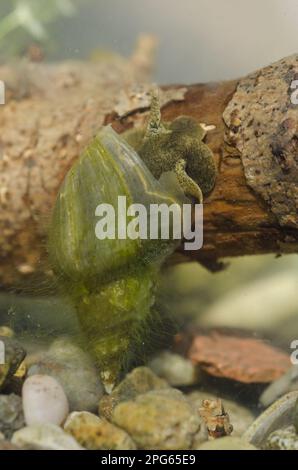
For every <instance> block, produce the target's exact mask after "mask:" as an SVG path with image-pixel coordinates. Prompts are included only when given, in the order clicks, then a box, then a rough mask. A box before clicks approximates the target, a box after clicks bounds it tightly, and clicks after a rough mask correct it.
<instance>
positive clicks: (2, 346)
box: [0, 336, 26, 390]
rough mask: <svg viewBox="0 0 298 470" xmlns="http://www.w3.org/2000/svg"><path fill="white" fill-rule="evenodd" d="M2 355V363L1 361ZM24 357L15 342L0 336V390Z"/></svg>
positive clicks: (22, 351) (20, 348)
mask: <svg viewBox="0 0 298 470" xmlns="http://www.w3.org/2000/svg"><path fill="white" fill-rule="evenodd" d="M2 354H3V356H4V358H3V359H4V361H2ZM25 355H26V352H25V350H24V349H23V348H22V347H21V346H20V345H19V343H18V342H17V341H15V340H13V339H11V338H7V337H6V336H0V390H2V389H3V388H4V387H5V386H6V385H7V384H8V382H9V380H10V378H11V377H12V376H13V374H14V373H15V372H16V370H17V369H18V367H19V366H20V364H21V362H22V361H23V359H24V357H25ZM2 362H4V363H2Z"/></svg>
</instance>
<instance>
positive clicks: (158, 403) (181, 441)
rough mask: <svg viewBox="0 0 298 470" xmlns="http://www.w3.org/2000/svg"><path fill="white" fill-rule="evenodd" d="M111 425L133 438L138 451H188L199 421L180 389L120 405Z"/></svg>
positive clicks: (157, 393)
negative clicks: (123, 430)
mask: <svg viewBox="0 0 298 470" xmlns="http://www.w3.org/2000/svg"><path fill="white" fill-rule="evenodd" d="M111 420H112V422H113V423H114V424H116V425H117V426H119V427H120V428H122V429H125V431H126V432H127V433H128V434H129V435H130V436H131V437H132V439H133V440H134V441H135V442H136V444H137V446H138V448H140V449H161V450H183V449H190V448H191V446H192V444H193V441H194V437H195V435H196V433H198V431H199V429H200V418H199V416H198V414H197V413H196V411H195V409H194V408H193V407H192V406H191V404H190V403H189V402H188V401H187V399H186V398H185V397H184V395H183V393H181V392H180V391H179V390H175V389H172V388H167V389H164V390H152V391H150V392H147V393H144V394H142V395H138V396H137V397H135V398H134V399H132V400H130V401H126V402H122V403H119V404H118V405H117V406H116V407H115V409H114V410H113V414H112V418H111Z"/></svg>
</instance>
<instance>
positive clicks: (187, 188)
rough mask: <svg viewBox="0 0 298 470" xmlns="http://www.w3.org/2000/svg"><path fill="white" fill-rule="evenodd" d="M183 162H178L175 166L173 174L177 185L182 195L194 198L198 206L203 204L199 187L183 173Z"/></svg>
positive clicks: (184, 163)
mask: <svg viewBox="0 0 298 470" xmlns="http://www.w3.org/2000/svg"><path fill="white" fill-rule="evenodd" d="M185 167H186V162H185V160H183V159H181V160H179V161H178V162H177V163H176V165H175V169H174V171H175V174H176V176H177V179H178V182H179V185H180V187H181V189H182V191H183V192H184V194H186V195H189V196H192V197H194V198H195V199H196V200H197V201H198V202H199V204H202V203H203V193H202V191H201V188H200V186H199V185H198V184H197V183H196V182H195V181H194V180H193V179H192V178H191V177H190V176H188V174H187V173H186V171H185Z"/></svg>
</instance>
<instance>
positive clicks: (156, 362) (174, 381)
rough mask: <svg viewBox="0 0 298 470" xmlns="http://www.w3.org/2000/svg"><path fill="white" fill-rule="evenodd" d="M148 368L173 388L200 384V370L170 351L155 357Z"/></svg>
mask: <svg viewBox="0 0 298 470" xmlns="http://www.w3.org/2000/svg"><path fill="white" fill-rule="evenodd" d="M148 367H150V369H151V370H152V371H153V372H154V373H155V374H156V375H158V376H159V377H162V378H163V379H165V380H166V381H167V382H168V383H169V384H170V385H172V386H173V387H178V386H180V387H184V386H189V385H194V384H197V383H198V382H199V371H198V368H197V367H196V366H195V365H194V364H193V363H192V362H191V361H190V360H189V359H185V358H184V357H182V356H180V355H179V354H174V353H172V352H169V351H162V352H161V353H160V354H159V355H158V356H156V357H154V358H153V359H152V360H151V361H150V362H149V364H148Z"/></svg>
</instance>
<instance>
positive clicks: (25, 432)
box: [11, 423, 84, 450]
mask: <svg viewBox="0 0 298 470" xmlns="http://www.w3.org/2000/svg"><path fill="white" fill-rule="evenodd" d="M11 442H12V443H13V444H15V445H17V446H19V447H21V448H23V449H33V450H35V449H36V450H84V448H83V447H81V446H80V444H78V442H77V441H76V440H75V439H74V438H73V437H72V436H70V435H69V434H66V433H65V432H64V431H63V430H62V429H61V428H59V427H58V426H55V425H54V424H49V423H48V424H42V425H41V424H37V425H34V426H28V427H26V428H22V429H20V430H19V431H16V432H15V433H14V435H13V436H12V439H11Z"/></svg>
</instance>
